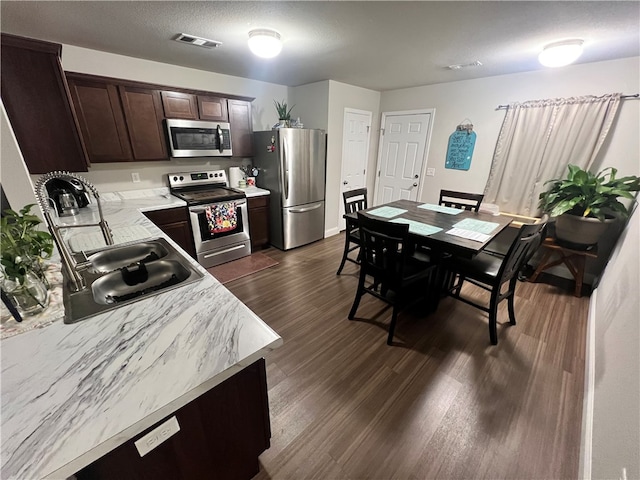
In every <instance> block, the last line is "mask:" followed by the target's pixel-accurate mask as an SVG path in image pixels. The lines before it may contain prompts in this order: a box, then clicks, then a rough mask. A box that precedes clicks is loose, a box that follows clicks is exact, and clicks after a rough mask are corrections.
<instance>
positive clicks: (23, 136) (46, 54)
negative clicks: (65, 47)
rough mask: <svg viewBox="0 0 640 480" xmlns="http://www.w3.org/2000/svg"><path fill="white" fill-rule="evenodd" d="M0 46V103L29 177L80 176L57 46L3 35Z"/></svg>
mask: <svg viewBox="0 0 640 480" xmlns="http://www.w3.org/2000/svg"><path fill="white" fill-rule="evenodd" d="M1 46H2V55H1V57H0V58H1V65H0V75H1V81H0V83H1V85H2V90H1V91H2V102H3V103H4V106H5V108H6V111H7V116H8V118H9V122H10V123H11V127H12V129H13V132H14V133H15V136H16V139H17V141H18V145H19V147H20V151H21V152H22V156H23V158H24V161H25V163H26V165H27V168H28V170H29V172H30V173H32V174H38V173H48V172H51V171H54V170H68V171H71V172H86V171H87V157H86V153H85V150H84V145H83V143H82V138H81V137H80V134H79V131H78V123H77V120H76V118H75V114H74V111H73V108H72V107H71V100H70V98H69V88H68V86H67V82H66V80H65V77H64V72H63V70H62V65H61V63H60V54H61V52H62V46H61V45H60V44H56V43H50V42H43V41H40V40H33V39H29V38H23V37H17V36H14V35H7V34H4V33H3V34H2V36H1Z"/></svg>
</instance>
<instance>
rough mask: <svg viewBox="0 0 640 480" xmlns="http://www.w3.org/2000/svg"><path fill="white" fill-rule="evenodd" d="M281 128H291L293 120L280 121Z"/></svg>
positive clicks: (282, 119)
mask: <svg viewBox="0 0 640 480" xmlns="http://www.w3.org/2000/svg"><path fill="white" fill-rule="evenodd" d="M280 126H281V127H282V128H289V127H290V126H291V120H290V119H288V118H287V119H284V118H281V119H280Z"/></svg>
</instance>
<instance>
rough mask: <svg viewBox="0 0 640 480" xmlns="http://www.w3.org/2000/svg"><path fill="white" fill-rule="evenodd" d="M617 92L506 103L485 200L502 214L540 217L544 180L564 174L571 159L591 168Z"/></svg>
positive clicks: (611, 116) (613, 111) (617, 101)
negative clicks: (496, 207) (495, 206)
mask: <svg viewBox="0 0 640 480" xmlns="http://www.w3.org/2000/svg"><path fill="white" fill-rule="evenodd" d="M620 95H621V94H620V93H613V94H609V95H603V96H601V97H595V96H584V97H572V98H556V99H549V100H532V101H529V102H524V103H513V104H510V105H508V107H507V112H506V115H505V118H504V122H503V124H502V129H501V130H500V135H499V136H498V142H497V144H496V149H495V152H494V156H493V162H492V164H491V171H490V173H489V180H488V181H487V186H486V188H485V191H484V201H485V202H488V203H495V204H497V205H499V206H500V211H502V212H509V213H516V214H519V215H526V216H539V215H540V210H539V209H538V197H539V195H540V193H541V192H543V191H545V190H546V188H547V187H548V185H547V186H545V185H544V183H545V182H546V181H547V180H551V179H554V178H564V177H565V176H566V172H567V165H568V164H570V163H571V164H573V165H578V166H579V167H581V168H583V169H586V170H589V168H590V167H591V165H592V164H593V161H594V159H595V158H596V156H597V154H598V151H599V150H600V147H602V144H603V143H604V140H605V138H606V136H607V134H608V133H609V130H610V128H611V125H612V124H613V121H614V119H615V116H616V113H617V111H618V106H619V104H620Z"/></svg>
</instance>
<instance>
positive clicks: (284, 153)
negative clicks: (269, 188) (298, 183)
mask: <svg viewBox="0 0 640 480" xmlns="http://www.w3.org/2000/svg"><path fill="white" fill-rule="evenodd" d="M282 171H283V172H284V198H285V200H288V199H289V167H288V166H287V142H282Z"/></svg>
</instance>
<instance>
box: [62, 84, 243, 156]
mask: <svg viewBox="0 0 640 480" xmlns="http://www.w3.org/2000/svg"><path fill="white" fill-rule="evenodd" d="M66 75H67V80H68V82H69V86H70V88H71V97H72V99H73V105H74V107H75V111H76V113H77V117H78V122H79V124H80V131H81V133H82V138H83V139H84V141H85V144H86V146H87V152H88V158H89V160H90V161H92V162H96V163H104V162H127V161H143V160H145V161H152V160H168V159H169V154H168V149H167V142H168V139H167V132H166V125H165V121H164V120H165V119H166V118H182V119H190V120H198V119H199V120H208V121H213V122H216V121H217V122H229V123H230V125H231V142H232V147H233V155H234V156H236V157H250V156H252V155H253V123H252V120H251V100H253V99H252V98H249V97H238V96H229V97H230V98H225V97H223V96H219V94H217V93H214V92H211V95H209V94H208V93H209V92H205V91H199V90H185V89H171V90H169V88H171V87H165V86H162V85H154V84H148V83H142V82H135V81H131V80H123V79H118V78H109V77H101V76H97V75H87V74H84V73H74V72H67V74H66Z"/></svg>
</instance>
